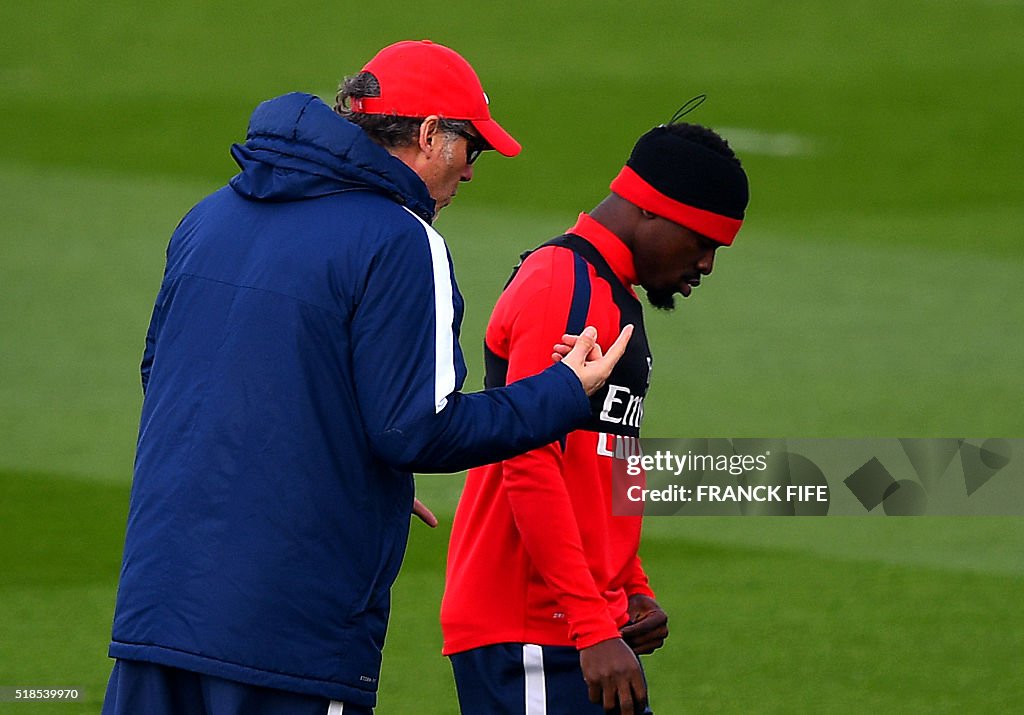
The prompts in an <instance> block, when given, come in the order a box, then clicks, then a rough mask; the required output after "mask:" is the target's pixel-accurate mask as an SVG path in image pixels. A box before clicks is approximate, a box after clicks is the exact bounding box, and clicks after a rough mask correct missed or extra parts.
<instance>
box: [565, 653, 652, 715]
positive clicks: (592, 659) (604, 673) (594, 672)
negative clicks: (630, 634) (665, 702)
mask: <svg viewBox="0 0 1024 715" xmlns="http://www.w3.org/2000/svg"><path fill="white" fill-rule="evenodd" d="M580 669H581V670H582V671H583V679H584V680H585V681H587V693H588V695H589V696H590V702H592V703H599V704H600V705H601V706H603V707H604V709H605V710H614V709H615V708H616V706H617V707H618V708H619V709H618V711H617V712H620V713H622V715H634V714H635V713H642V712H643V710H644V706H645V705H646V704H647V683H646V682H644V674H643V671H642V670H640V661H639V660H637V658H636V656H635V655H633V651H631V650H630V649H629V646H628V645H626V642H625V641H623V640H622V639H621V638H612V639H610V640H606V641H601V642H600V643H598V644H597V645H592V646H590V647H589V648H584V649H583V650H581V651H580Z"/></svg>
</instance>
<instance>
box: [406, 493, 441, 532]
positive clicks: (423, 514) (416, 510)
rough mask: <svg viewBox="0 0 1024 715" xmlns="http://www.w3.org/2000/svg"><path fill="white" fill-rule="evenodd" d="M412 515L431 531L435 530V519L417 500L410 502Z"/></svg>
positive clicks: (425, 506) (432, 513)
mask: <svg viewBox="0 0 1024 715" xmlns="http://www.w3.org/2000/svg"><path fill="white" fill-rule="evenodd" d="M412 513H413V514H415V515H416V516H418V517H419V519H420V521H422V522H423V523H424V524H426V525H427V526H429V527H430V528H431V529H435V528H437V517H436V516H434V512H432V511H430V509H428V508H427V505H426V504H424V503H423V502H421V501H420V500H419V499H413V500H412Z"/></svg>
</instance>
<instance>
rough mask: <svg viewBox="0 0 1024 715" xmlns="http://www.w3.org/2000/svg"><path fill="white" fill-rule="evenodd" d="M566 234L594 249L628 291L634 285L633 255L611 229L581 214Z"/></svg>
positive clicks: (586, 214) (587, 215)
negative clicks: (581, 239) (581, 240)
mask: <svg viewBox="0 0 1024 715" xmlns="http://www.w3.org/2000/svg"><path fill="white" fill-rule="evenodd" d="M568 233H572V234H575V235H577V236H579V237H580V238H583V239H586V240H587V242H588V243H589V244H590V245H592V246H593V247H594V248H596V249H597V250H598V251H599V252H600V253H601V255H602V256H604V259H605V260H606V261H608V266H609V267H610V268H611V269H612V270H613V271H614V272H615V275H616V276H618V278H619V280H621V281H622V283H623V284H624V285H625V286H626V287H627V288H629V289H630V291H632V290H633V286H634V285H636V268H635V267H634V266H633V253H632V251H630V250H629V247H628V246H626V244H625V243H623V241H622V239H621V238H619V237H618V236H617V235H616V234H615V233H613V232H612V231H611V229H609V228H607V227H606V226H605V225H604V224H602V223H600V222H599V221H598V220H597V219H595V218H593V217H592V216H590V214H588V213H586V212H583V213H581V214H580V217H579V218H578V219H576V225H575V226H573V227H572V228H570V229H569V231H568Z"/></svg>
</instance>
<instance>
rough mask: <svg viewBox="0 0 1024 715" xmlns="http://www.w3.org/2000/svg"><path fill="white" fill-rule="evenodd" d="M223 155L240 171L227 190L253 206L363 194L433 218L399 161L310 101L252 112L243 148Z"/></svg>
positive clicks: (293, 100) (298, 99) (286, 99)
mask: <svg viewBox="0 0 1024 715" xmlns="http://www.w3.org/2000/svg"><path fill="white" fill-rule="evenodd" d="M231 156H233V157H234V159H235V161H236V162H237V163H238V165H239V166H240V167H241V168H242V171H241V173H239V174H237V175H235V176H234V177H233V178H232V179H231V181H230V184H231V188H233V189H234V190H235V191H236V192H237V193H239V194H240V195H242V196H244V197H245V198H247V199H251V200H254V201H298V200H301V199H311V198H316V197H318V196H327V195H330V194H337V193H340V192H342V191H356V190H364V191H366V190H369V191H376V192H378V193H382V194H385V195H387V196H389V197H390V198H392V199H393V200H395V201H397V202H398V203H400V204H402V205H404V206H407V207H408V208H409V209H410V210H412V211H414V212H415V213H417V214H418V215H420V216H421V217H423V219H424V220H426V221H427V222H430V221H432V220H433V218H434V208H435V206H434V200H433V199H432V198H431V197H430V193H429V192H428V191H427V187H426V184H424V183H423V181H422V180H421V179H420V177H419V176H417V174H416V172H414V171H413V170H412V169H410V168H409V167H408V166H406V165H405V164H404V163H403V162H402V161H401V160H399V159H397V158H395V157H394V156H392V155H391V154H389V153H388V152H387V151H386V150H384V149H383V148H381V147H380V146H378V145H377V144H375V143H374V142H373V141H372V140H371V139H370V138H369V137H368V136H367V135H366V133H365V132H364V131H363V130H362V129H360V128H359V127H357V126H356V125H355V124H352V123H351V122H349V121H348V120H346V119H344V118H343V117H341V116H339V115H338V114H336V113H335V112H334V110H332V109H331V108H330V107H328V106H327V105H326V104H324V102H323V101H322V100H320V99H319V98H318V97H314V96H313V95H311V94H303V93H300V92H292V93H291V94H286V95H283V96H281V97H276V98H275V99H268V100H267V101H265V102H263V103H262V104H260V105H259V106H258V107H256V110H255V111H254V112H253V114H252V118H251V119H250V120H249V130H248V132H247V133H246V138H245V144H234V145H233V146H232V147H231Z"/></svg>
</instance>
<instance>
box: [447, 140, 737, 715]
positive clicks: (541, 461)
mask: <svg viewBox="0 0 1024 715" xmlns="http://www.w3.org/2000/svg"><path fill="white" fill-rule="evenodd" d="M611 190H612V193H611V194H610V195H609V196H608V197H607V198H605V199H604V200H603V201H602V202H601V203H600V204H599V205H598V206H597V207H596V208H595V209H594V210H593V211H591V212H590V213H589V214H586V213H584V214H581V215H580V217H579V220H578V221H577V222H576V225H575V226H573V227H572V228H571V229H570V230H569V232H568V233H567V234H565V235H563V236H560V237H558V238H555V239H554V240H552V241H549V242H548V243H546V244H544V245H543V246H541V247H540V248H538V249H536V250H535V251H533V252H531V253H529V254H528V255H527V256H526V257H525V258H524V260H523V262H522V263H521V264H520V266H519V267H518V268H517V270H516V272H515V273H514V274H513V277H512V279H511V280H510V281H509V283H508V285H507V286H506V288H505V291H504V292H503V293H502V295H501V297H500V298H499V299H498V303H497V305H496V306H495V308H494V312H493V313H492V314H491V319H490V322H489V324H488V326H487V334H486V340H485V343H486V344H485V356H486V362H487V377H486V386H487V387H488V388H492V387H498V386H501V385H505V384H507V383H512V382H514V381H516V380H519V379H522V378H524V377H527V376H529V375H533V374H535V373H537V372H539V371H541V370H543V369H544V368H545V367H546V366H547V365H549V364H550V362H551V359H552V345H555V344H557V343H561V342H563V335H565V334H568V335H572V334H578V333H579V332H580V331H581V330H582V329H583V327H584V326H585V325H593V326H595V327H597V331H598V335H599V336H600V337H601V342H603V341H604V340H606V339H607V337H608V336H615V335H618V334H619V330H620V329H621V328H622V326H625V325H628V324H633V325H634V326H635V331H634V334H633V337H632V340H630V342H629V346H628V347H627V349H626V353H625V355H624V356H623V357H622V359H621V361H620V362H619V364H618V365H617V366H616V368H615V369H614V371H613V372H612V375H611V377H610V378H609V379H608V383H607V385H606V386H605V387H604V388H603V389H602V390H600V391H599V392H597V393H595V394H594V395H593V396H592V397H591V418H590V421H589V422H588V423H587V424H586V425H585V426H584V427H583V428H582V429H579V430H577V431H575V432H572V433H570V434H569V435H568V436H567V437H566V438H565V439H564V440H561V441H559V442H553V443H551V444H549V445H547V446H545V447H541V448H539V449H535V450H533V451H531V452H527V453H526V454H523V455H520V456H518V457H513V458H512V459H508V460H505V461H503V462H500V463H497V464H491V465H488V466H485V467H479V468H476V469H473V470H470V472H469V476H468V478H467V480H466V486H465V491H464V492H463V494H462V499H461V501H460V502H459V507H458V511H457V513H456V515H455V522H454V525H453V530H452V537H451V544H450V547H449V552H448V569H447V586H446V590H445V595H444V600H443V603H442V606H441V625H442V629H443V631H444V653H445V655H448V656H450V657H451V661H452V668H453V670H454V672H455V681H456V685H457V688H458V693H459V702H460V705H461V707H462V712H463V713H466V714H467V715H492V714H496V713H502V714H504V713H508V714H509V715H512V714H513V713H514V714H516V715H523V714H524V712H525V715H539V714H541V713H543V714H546V715H547V714H551V715H554V714H555V713H561V714H564V715H584V714H586V713H595V714H596V713H604V712H606V711H609V710H610V711H614V712H622V713H627V714H628V713H643V712H650V710H649V709H648V708H647V686H646V683H645V681H644V676H643V671H642V669H641V667H640V663H639V659H638V658H637V656H638V655H640V654H646V653H650V652H652V651H654V650H655V649H657V648H659V647H660V646H661V645H662V643H663V642H664V639H665V637H666V636H667V635H668V627H667V623H668V618H667V616H666V615H665V613H664V611H662V610H661V608H660V607H659V606H658V603H657V602H656V601H655V599H654V593H653V591H652V590H651V588H650V586H649V585H648V581H647V575H646V574H645V573H644V570H643V567H642V566H641V564H640V559H639V557H638V555H637V549H638V547H639V543H640V527H641V517H640V516H613V515H612V507H611V504H612V494H611V485H612V479H611V472H612V461H613V458H612V455H613V454H614V453H615V442H616V440H624V439H636V438H638V437H639V435H640V424H641V421H642V419H643V401H644V397H645V396H646V394H647V389H648V384H649V378H650V370H651V364H652V361H651V354H650V350H649V348H648V344H647V336H646V334H645V332H644V327H643V314H642V308H641V305H640V301H639V300H638V299H637V296H636V293H634V290H633V286H635V285H640V286H642V287H643V288H644V289H645V291H646V293H647V297H648V300H649V301H650V302H651V304H652V305H654V306H655V307H657V308H662V309H671V308H673V307H674V303H675V300H674V294H675V293H681V294H682V295H683V296H684V297H686V296H689V295H690V293H691V291H692V290H693V288H694V287H695V286H697V285H698V284H699V283H700V279H701V276H704V275H707V274H709V273H711V270H712V267H713V263H714V257H715V251H716V250H717V249H718V248H719V247H721V246H728V245H730V244H732V242H733V239H734V238H735V236H736V233H737V232H738V231H739V228H740V225H741V223H742V220H743V215H744V211H745V210H746V206H747V200H748V188H747V177H746V174H745V173H744V171H743V168H742V167H741V165H740V162H739V160H738V159H737V158H736V156H735V155H734V154H733V152H732V150H731V149H730V148H729V145H728V144H727V143H726V142H725V141H724V140H723V139H722V138H721V137H719V136H718V135H717V134H716V133H715V132H713V131H711V130H710V129H707V128H705V127H702V126H699V125H695V124H686V123H674V124H668V125H662V126H659V127H656V128H654V129H652V130H651V131H649V132H647V133H646V134H644V135H643V136H642V137H640V139H639V140H638V141H637V143H636V145H635V146H634V148H633V151H632V153H631V155H630V157H629V160H628V162H627V163H626V166H625V167H624V168H623V169H622V171H621V172H620V174H619V175H618V176H617V177H616V178H615V180H614V181H613V182H612V184H611ZM565 340H567V341H569V342H571V341H572V339H571V338H570V337H568V336H566V338H565ZM562 351H563V352H564V349H562ZM556 357H557V354H556ZM524 703H525V711H524Z"/></svg>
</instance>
